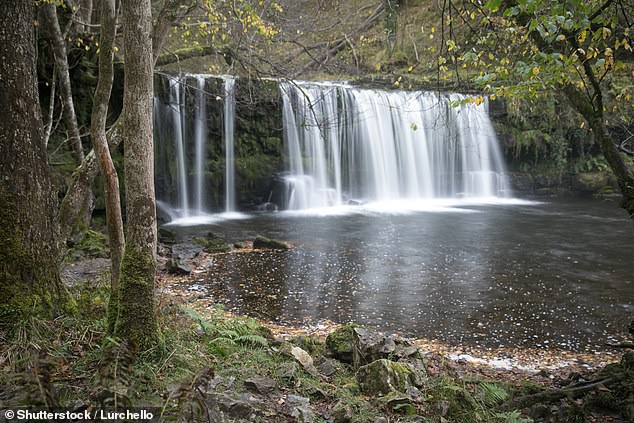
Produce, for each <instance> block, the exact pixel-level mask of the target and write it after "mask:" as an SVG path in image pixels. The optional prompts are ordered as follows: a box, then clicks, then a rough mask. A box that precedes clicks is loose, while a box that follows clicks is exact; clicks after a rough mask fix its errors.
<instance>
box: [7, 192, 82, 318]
mask: <svg viewBox="0 0 634 423" xmlns="http://www.w3.org/2000/svg"><path fill="white" fill-rule="evenodd" d="M16 207H17V205H16V203H15V200H14V199H13V196H12V195H11V194H4V195H0V222H2V224H0V269H2V271H1V273H0V299H1V301H2V302H1V303H0V327H3V326H10V325H12V324H14V323H15V322H16V321H17V320H19V319H23V318H26V317H27V316H50V315H51V313H52V312H55V311H58V310H61V311H72V309H73V308H72V305H73V304H72V302H69V300H68V299H67V298H65V296H64V295H63V294H64V293H63V292H57V288H58V287H57V286H55V272H57V270H56V269H52V268H51V266H45V265H43V263H41V262H39V261H38V259H37V258H36V257H34V256H33V255H32V254H30V253H29V252H28V249H27V247H26V246H25V245H24V243H23V240H22V238H23V237H22V233H21V231H20V228H19V225H18V222H17V218H16Z"/></svg>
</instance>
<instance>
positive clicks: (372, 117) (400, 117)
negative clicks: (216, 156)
mask: <svg viewBox="0 0 634 423" xmlns="http://www.w3.org/2000/svg"><path fill="white" fill-rule="evenodd" d="M280 90H281V95H282V100H283V119H284V141H285V145H286V153H287V156H288V167H287V168H288V173H287V175H286V176H285V178H284V180H285V184H286V190H287V192H286V195H285V199H286V204H285V205H284V208H286V209H291V210H297V209H306V208H317V207H329V206H336V205H341V204H345V203H346V202H351V201H353V202H355V203H356V202H367V201H391V200H420V199H436V198H490V197H504V196H507V195H508V194H509V188H508V187H509V185H508V182H507V181H506V177H505V176H504V172H505V169H504V163H503V161H502V155H501V153H500V149H499V146H498V144H497V139H496V136H495V132H494V130H493V127H492V125H491V122H490V120H489V117H488V110H487V107H488V105H487V104H483V105H479V106H478V105H475V104H471V103H468V102H462V101H461V100H465V99H467V97H466V96H463V95H460V94H441V95H439V94H437V93H430V92H403V91H390V92H388V91H375V90H365V89H357V88H352V87H349V86H346V85H345V84H334V83H313V82H288V83H282V84H281V85H280ZM456 103H461V104H462V103H465V104H463V105H461V106H458V107H453V105H454V104H456Z"/></svg>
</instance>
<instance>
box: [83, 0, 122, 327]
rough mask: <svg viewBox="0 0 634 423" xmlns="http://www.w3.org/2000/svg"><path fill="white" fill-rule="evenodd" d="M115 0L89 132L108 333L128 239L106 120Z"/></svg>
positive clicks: (102, 44) (107, 1)
mask: <svg viewBox="0 0 634 423" xmlns="http://www.w3.org/2000/svg"><path fill="white" fill-rule="evenodd" d="M115 13H116V12H115V0H101V34H100V37H99V50H100V54H99V81H98V82H97V89H96V90H95V96H94V99H93V111H92V118H91V127H90V133H91V135H92V142H93V146H94V149H95V153H96V156H97V161H98V162H99V168H100V170H101V175H102V176H103V178H104V191H105V197H106V226H107V228H108V238H109V241H110V258H111V260H112V264H111V270H110V302H109V303H108V330H109V332H114V325H115V323H116V319H117V308H118V300H117V298H118V290H119V272H120V267H121V259H122V257H123V248H124V245H125V240H124V236H123V218H122V216H121V198H120V197H119V179H118V177H117V170H116V169H115V167H114V163H112V157H111V156H110V149H109V148H108V139H107V138H106V119H107V117H108V102H109V101H110V94H111V91H112V82H113V79H114V71H113V65H112V61H113V59H114V38H115V35H116V22H115V19H116V16H115Z"/></svg>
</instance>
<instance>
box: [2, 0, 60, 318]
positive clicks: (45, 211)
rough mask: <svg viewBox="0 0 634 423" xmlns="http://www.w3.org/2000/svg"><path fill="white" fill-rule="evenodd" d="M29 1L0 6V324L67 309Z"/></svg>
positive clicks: (12, 0)
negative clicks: (59, 264) (40, 103)
mask: <svg viewBox="0 0 634 423" xmlns="http://www.w3.org/2000/svg"><path fill="white" fill-rule="evenodd" d="M33 22H34V10H33V3H32V1H31V0H3V1H2V2H0V58H1V60H0V104H2V106H3V109H4V112H3V115H2V118H0V180H1V181H2V182H1V183H0V324H3V323H9V322H15V320H16V319H17V318H21V317H24V316H26V315H28V314H30V313H37V314H40V313H41V314H45V315H48V314H51V313H56V312H59V311H61V309H62V308H63V307H64V305H65V304H66V295H65V291H64V289H63V286H62V283H61V280H60V275H59V268H58V266H57V250H58V245H57V232H56V229H55V228H56V226H55V224H54V218H55V215H56V210H57V208H56V206H57V204H56V198H55V192H54V190H53V189H52V184H51V176H50V171H49V168H48V164H47V157H46V149H45V146H44V128H43V126H42V117H41V110H40V105H39V100H38V95H37V81H36V70H35V58H36V51H35V36H34V27H33Z"/></svg>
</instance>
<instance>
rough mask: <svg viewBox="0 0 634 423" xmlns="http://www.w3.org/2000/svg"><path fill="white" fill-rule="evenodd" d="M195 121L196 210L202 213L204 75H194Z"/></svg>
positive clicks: (204, 136)
mask: <svg viewBox="0 0 634 423" xmlns="http://www.w3.org/2000/svg"><path fill="white" fill-rule="evenodd" d="M196 82H197V84H196V89H197V91H196V121H195V122H196V123H195V128H196V130H195V135H194V136H195V141H196V157H195V159H196V169H195V178H196V180H195V181H196V182H195V185H196V197H195V198H196V212H197V214H202V213H203V212H204V209H203V200H204V192H205V190H204V186H205V168H204V166H205V156H206V152H207V150H206V148H205V147H206V145H207V102H206V99H205V77H203V76H200V75H197V76H196Z"/></svg>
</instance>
